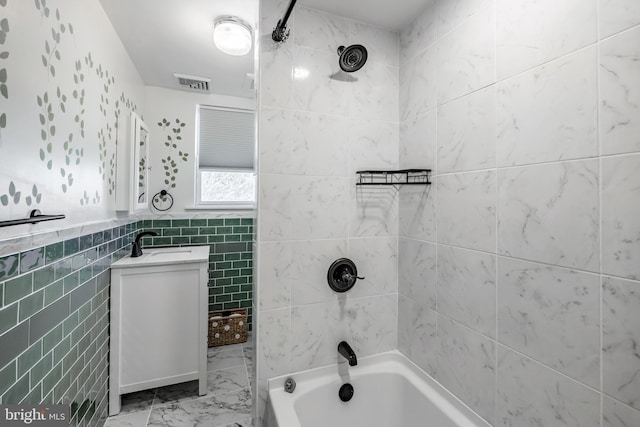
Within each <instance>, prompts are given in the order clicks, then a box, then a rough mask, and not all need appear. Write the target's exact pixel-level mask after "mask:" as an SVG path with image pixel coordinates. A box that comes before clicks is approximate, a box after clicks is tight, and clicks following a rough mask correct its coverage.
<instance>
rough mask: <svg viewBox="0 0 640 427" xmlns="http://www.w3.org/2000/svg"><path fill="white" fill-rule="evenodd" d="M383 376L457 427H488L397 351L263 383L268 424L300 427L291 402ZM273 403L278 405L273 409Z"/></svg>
mask: <svg viewBox="0 0 640 427" xmlns="http://www.w3.org/2000/svg"><path fill="white" fill-rule="evenodd" d="M384 372H391V373H394V374H400V375H402V376H404V377H405V378H406V379H407V380H408V381H409V382H410V383H411V384H412V385H413V386H415V387H416V388H417V389H418V390H420V391H421V393H422V394H423V395H425V398H426V399H429V400H430V401H432V402H433V404H434V405H436V406H438V407H439V408H440V409H441V410H442V411H443V412H445V413H446V414H447V415H448V416H449V417H450V418H451V419H452V421H453V422H454V423H456V425H457V426H460V427H490V424H489V423H488V422H487V421H486V420H484V419H483V418H482V417H480V415H478V414H477V413H476V412H475V411H474V410H473V409H471V408H470V407H469V406H468V405H467V404H465V403H464V402H462V401H461V400H460V399H459V398H458V397H457V396H455V395H454V394H453V393H451V392H450V391H449V390H447V389H446V388H445V387H444V386H442V385H441V384H440V383H439V382H438V381H437V380H435V379H434V378H433V377H432V376H431V375H429V374H428V373H427V372H425V371H424V370H423V369H421V368H420V367H419V366H417V365H416V364H415V363H413V362H412V361H411V360H410V359H409V358H408V357H406V356H405V355H404V354H402V353H401V352H399V351H398V350H391V351H386V352H383V353H377V354H374V355H371V356H366V357H362V358H359V359H358V365H357V366H354V367H349V365H348V363H346V362H340V363H337V364H333V365H327V366H322V367H318V368H312V369H308V370H305V371H298V372H294V373H290V374H285V375H280V376H277V377H273V378H270V379H269V380H267V389H268V396H267V406H268V408H269V411H271V414H270V415H271V417H272V420H273V421H276V422H277V425H278V426H287V427H301V425H300V423H299V421H298V417H297V414H296V412H295V409H294V405H295V401H296V400H297V399H300V398H302V397H303V396H304V395H305V394H306V393H308V392H310V391H312V390H314V389H316V388H317V387H322V386H326V385H328V384H332V383H334V382H336V381H340V382H346V381H348V378H356V377H359V376H363V375H367V374H375V373H384ZM287 378H293V379H294V381H296V389H295V391H294V392H293V393H287V392H285V391H284V382H285V380H286V379H287ZM274 399H275V400H276V401H277V402H279V403H281V404H280V405H274V404H273V402H274ZM270 427H272V426H270Z"/></svg>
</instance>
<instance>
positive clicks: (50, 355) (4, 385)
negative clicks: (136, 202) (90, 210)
mask: <svg viewBox="0 0 640 427" xmlns="http://www.w3.org/2000/svg"><path fill="white" fill-rule="evenodd" d="M136 230H137V223H131V224H128V225H123V226H120V227H116V228H112V229H108V230H104V231H101V232H98V233H92V234H87V235H84V236H80V237H78V238H73V239H68V240H65V241H62V242H56V243H53V244H50V245H47V246H44V247H39V248H35V249H31V250H28V251H24V252H21V253H19V254H11V255H6V256H3V257H0V403H2V404H10V403H20V402H22V403H66V404H69V405H71V408H72V424H73V425H98V424H99V423H98V420H100V419H103V418H105V417H106V414H107V390H108V388H107V385H108V354H109V306H108V304H109V283H110V271H109V266H110V265H111V263H112V262H113V261H114V260H116V259H118V258H120V257H122V256H124V255H125V254H126V253H127V250H128V247H129V244H130V243H131V239H132V237H133V235H134V233H135V232H136Z"/></svg>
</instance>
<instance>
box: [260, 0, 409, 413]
mask: <svg viewBox="0 0 640 427" xmlns="http://www.w3.org/2000/svg"><path fill="white" fill-rule="evenodd" d="M285 8H286V3H285V2H274V1H264V2H262V11H261V22H262V23H263V33H264V34H263V36H262V37H261V40H260V42H261V46H262V47H261V52H260V55H261V56H260V63H261V69H260V78H259V82H258V83H259V86H258V87H259V105H260V120H259V123H260V134H259V150H260V153H259V185H260V190H259V214H258V237H257V244H258V255H257V265H258V266H257V277H258V281H257V283H258V285H257V293H258V297H257V305H258V307H257V310H258V311H259V319H258V321H257V325H258V348H257V352H258V354H257V361H258V387H259V389H260V391H259V395H260V399H261V400H260V402H259V407H258V414H259V417H260V416H262V411H263V408H264V399H265V392H266V380H267V379H269V378H271V377H274V376H278V375H282V374H285V373H289V372H295V371H299V370H305V369H309V368H314V367H318V366H323V365H329V364H334V363H336V362H339V361H340V357H339V356H338V353H337V345H338V343H339V342H340V341H341V340H343V339H345V340H347V341H348V342H349V343H350V344H351V346H352V347H353V349H354V351H355V352H356V353H357V355H358V357H362V356H366V355H370V354H374V353H378V352H380V351H384V350H391V349H394V348H396V321H397V313H396V308H397V229H398V192H397V190H396V189H395V188H392V187H379V188H376V189H363V188H362V187H358V189H357V188H356V185H355V171H357V170H361V169H371V168H381V169H392V168H396V167H397V165H398V51H399V46H398V35H397V34H395V33H391V32H387V31H383V30H380V29H377V28H374V27H371V26H369V25H365V24H361V23H359V22H355V21H352V20H349V19H346V18H343V17H340V16H336V15H330V14H326V13H322V12H319V11H316V10H312V9H308V8H305V7H302V6H298V7H296V9H295V13H294V15H293V20H292V21H291V23H292V24H291V38H290V39H289V40H288V41H287V42H286V43H285V44H283V45H281V46H280V47H279V48H278V49H276V48H275V46H274V44H273V42H272V41H271V40H270V36H269V34H270V31H271V28H272V25H273V23H275V22H277V20H278V18H279V17H280V16H279V15H281V13H282V11H283V10H285ZM267 33H268V34H267ZM354 43H360V44H363V45H365V46H366V47H367V48H368V49H369V59H368V62H367V63H366V65H365V66H364V68H362V69H361V70H360V71H358V72H355V73H353V74H351V75H350V76H346V77H348V78H350V79H352V80H353V81H344V77H345V75H344V74H343V75H338V77H339V78H342V80H340V79H334V78H332V77H331V76H332V75H335V74H336V73H338V71H339V70H340V69H339V66H338V55H337V54H336V51H337V48H338V46H340V45H350V44H354ZM341 257H348V258H351V259H352V260H353V261H354V262H355V263H356V265H357V267H358V273H359V274H360V275H362V276H365V277H366V279H365V280H361V281H358V282H357V283H356V286H355V287H354V288H353V289H352V290H351V291H349V292H347V293H346V294H340V295H339V294H336V293H334V292H333V291H331V289H330V288H329V285H328V284H327V279H326V277H327V270H328V268H329V266H330V265H331V263H332V262H333V261H334V260H335V259H337V258H341Z"/></svg>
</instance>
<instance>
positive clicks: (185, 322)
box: [120, 266, 202, 390]
mask: <svg viewBox="0 0 640 427" xmlns="http://www.w3.org/2000/svg"><path fill="white" fill-rule="evenodd" d="M165 270H166V269H165ZM120 283H121V288H120V322H121V323H120V337H121V339H120V373H121V377H120V384H121V387H125V388H126V387H135V386H136V385H138V386H139V387H137V389H138V390H142V389H145V388H150V387H156V386H160V385H166V384H174V383H178V382H183V381H188V380H190V379H194V378H197V373H198V369H199V360H198V350H199V347H198V346H199V343H200V341H201V339H200V338H199V335H200V328H199V326H200V320H201V317H202V314H201V313H200V311H199V301H200V287H201V285H200V270H199V269H198V268H197V266H196V267H194V268H189V267H183V268H181V269H180V270H179V271H159V272H156V271H153V269H148V270H147V271H141V272H140V274H127V275H126V276H123V278H122V280H121V282H120Z"/></svg>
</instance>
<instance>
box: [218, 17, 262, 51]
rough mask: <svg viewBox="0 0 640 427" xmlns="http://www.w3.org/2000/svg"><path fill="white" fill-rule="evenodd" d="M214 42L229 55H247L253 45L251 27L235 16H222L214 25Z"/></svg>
mask: <svg viewBox="0 0 640 427" xmlns="http://www.w3.org/2000/svg"><path fill="white" fill-rule="evenodd" d="M213 42H214V43H215V45H216V47H217V48H218V49H219V50H220V51H222V52H224V53H226V54H227V55H232V56H243V55H246V54H248V53H249V52H251V46H252V45H253V37H252V33H251V26H250V25H249V24H247V23H246V22H244V21H242V20H241V19H239V18H236V17H235V16H220V17H218V18H216V20H215V23H214V28H213Z"/></svg>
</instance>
